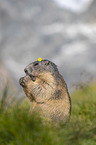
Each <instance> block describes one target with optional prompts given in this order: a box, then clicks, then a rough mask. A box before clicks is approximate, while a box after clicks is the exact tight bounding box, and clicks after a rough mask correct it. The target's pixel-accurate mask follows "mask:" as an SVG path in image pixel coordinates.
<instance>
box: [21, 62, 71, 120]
mask: <svg viewBox="0 0 96 145" xmlns="http://www.w3.org/2000/svg"><path fill="white" fill-rule="evenodd" d="M44 63H45V62H44ZM50 63H51V62H50ZM51 65H52V64H51ZM52 66H53V67H54V65H52ZM52 66H51V67H52ZM37 67H39V66H37ZM40 67H44V64H40ZM48 67H49V66H48ZM48 67H47V69H46V71H45V69H44V71H43V69H42V71H38V70H37V71H36V76H35V80H32V78H31V77H30V76H29V74H27V75H26V76H25V77H23V78H21V79H20V85H21V86H22V82H23V86H22V87H23V89H24V92H25V94H26V95H27V96H28V98H29V99H30V101H31V102H32V110H33V109H34V108H36V107H39V108H40V110H41V111H42V115H43V116H46V117H47V118H49V119H52V120H54V121H60V120H64V121H67V120H68V119H69V117H70V113H71V99H70V96H69V93H68V90H67V86H66V83H65V81H64V79H63V78H62V76H61V75H60V74H59V72H58V70H57V71H54V70H52V71H51V70H49V71H48ZM28 68H29V66H28ZM32 68H33V66H32ZM33 73H35V70H34V71H33ZM55 73H57V74H56V75H54V74H55Z"/></svg>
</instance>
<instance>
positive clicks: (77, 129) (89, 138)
mask: <svg viewBox="0 0 96 145" xmlns="http://www.w3.org/2000/svg"><path fill="white" fill-rule="evenodd" d="M2 96H3V97H2V98H1V101H0V145H96V84H91V85H90V86H87V87H83V88H82V89H79V90H77V91H74V93H72V94H71V99H72V114H71V119H70V122H69V123H67V124H64V123H63V122H61V123H60V124H59V125H58V126H57V125H55V124H53V123H49V122H48V121H47V120H45V121H44V119H42V118H41V117H40V114H39V113H38V112H33V113H32V114H29V113H28V111H29V105H28V102H27V101H20V100H18V101H17V100H11V99H9V98H10V96H8V89H7V87H5V89H4V92H3V94H2ZM8 100H9V101H8ZM10 102H11V103H10Z"/></svg>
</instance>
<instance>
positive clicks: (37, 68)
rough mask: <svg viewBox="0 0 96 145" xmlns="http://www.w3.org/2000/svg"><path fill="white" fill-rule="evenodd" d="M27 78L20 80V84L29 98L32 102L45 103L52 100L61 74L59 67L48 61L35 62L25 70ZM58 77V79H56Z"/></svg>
mask: <svg viewBox="0 0 96 145" xmlns="http://www.w3.org/2000/svg"><path fill="white" fill-rule="evenodd" d="M24 71H25V73H26V76H25V77H22V78H20V80H19V83H20V85H21V86H22V87H23V89H24V91H25V93H26V95H27V96H28V97H30V96H32V98H33V99H32V100H36V101H44V100H45V99H48V98H50V97H51V96H52V95H53V94H54V93H55V90H56V87H57V83H58V82H57V81H56V79H57V78H58V77H57V75H56V74H59V72H58V69H57V66H56V65H55V64H54V63H52V62H50V61H48V60H42V61H40V62H39V61H35V62H33V63H31V64H29V65H28V66H27V67H26V68H25V69H24ZM56 77H57V78H56Z"/></svg>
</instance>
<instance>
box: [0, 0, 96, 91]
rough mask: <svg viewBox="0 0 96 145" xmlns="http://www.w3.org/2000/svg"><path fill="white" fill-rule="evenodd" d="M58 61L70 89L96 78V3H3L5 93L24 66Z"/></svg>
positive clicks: (0, 57) (0, 35) (0, 70)
mask: <svg viewBox="0 0 96 145" xmlns="http://www.w3.org/2000/svg"><path fill="white" fill-rule="evenodd" d="M38 57H41V58H42V59H49V60H51V61H53V62H55V63H56V64H57V66H58V68H59V71H60V73H61V74H62V75H63V77H64V78H65V81H66V82H67V84H68V86H69V88H70V90H71V89H72V88H74V86H78V84H80V83H81V84H83V83H89V81H94V80H96V0H67V1H66V2H65V0H0V89H2V88H3V86H4V84H6V83H8V82H10V84H11V86H16V87H17V88H19V89H21V87H20V86H19V83H18V80H19V78H20V77H21V76H24V75H25V73H24V68H25V67H26V65H28V64H29V63H31V62H33V61H35V60H37V59H38Z"/></svg>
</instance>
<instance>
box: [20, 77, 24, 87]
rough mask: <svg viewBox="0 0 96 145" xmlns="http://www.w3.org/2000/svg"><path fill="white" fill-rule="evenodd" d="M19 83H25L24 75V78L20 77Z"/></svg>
mask: <svg viewBox="0 0 96 145" xmlns="http://www.w3.org/2000/svg"><path fill="white" fill-rule="evenodd" d="M19 84H20V85H21V86H24V85H25V81H24V77H22V78H20V79H19Z"/></svg>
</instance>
